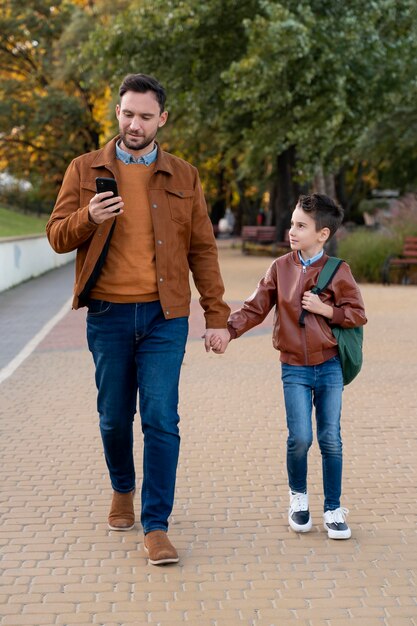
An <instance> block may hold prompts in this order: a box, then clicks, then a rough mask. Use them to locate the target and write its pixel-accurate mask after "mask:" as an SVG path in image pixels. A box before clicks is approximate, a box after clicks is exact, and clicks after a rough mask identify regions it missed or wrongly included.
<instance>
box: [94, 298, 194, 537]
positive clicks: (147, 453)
mask: <svg viewBox="0 0 417 626" xmlns="http://www.w3.org/2000/svg"><path fill="white" fill-rule="evenodd" d="M187 335H188V318H187V317H180V318H176V319H170V320H166V319H165V318H164V315H163V313H162V309H161V305H160V303H159V301H157V302H146V303H140V304H113V303H110V302H105V301H103V300H91V301H90V304H89V309H88V314H87V340H88V346H89V348H90V350H91V352H92V355H93V359H94V363H95V366H96V385H97V389H98V399H97V409H98V413H99V417H100V432H101V437H102V440H103V447H104V454H105V458H106V463H107V467H108V470H109V474H110V480H111V484H112V487H113V489H114V490H115V491H119V492H121V493H128V492H130V491H132V490H133V489H134V488H135V464H134V459H133V420H134V415H135V413H136V410H137V395H138V390H139V411H140V416H141V424H142V432H143V440H144V452H143V480H142V513H141V523H142V526H143V529H144V532H145V533H147V532H150V531H151V530H167V529H168V517H169V515H170V514H171V511H172V507H173V504H174V491H175V479H176V471H177V463H178V455H179V446H180V436H179V429H178V422H179V419H180V418H179V415H178V385H179V378H180V370H181V365H182V361H183V358H184V352H185V344H186V341H187Z"/></svg>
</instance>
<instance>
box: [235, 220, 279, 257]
mask: <svg viewBox="0 0 417 626" xmlns="http://www.w3.org/2000/svg"><path fill="white" fill-rule="evenodd" d="M276 232H277V231H276V228H275V226H243V228H242V232H241V239H242V252H247V249H248V248H247V245H246V244H247V243H256V244H260V245H268V244H272V243H273V244H274V245H275V246H276V247H277V248H289V247H290V243H289V238H288V231H286V232H285V241H276Z"/></svg>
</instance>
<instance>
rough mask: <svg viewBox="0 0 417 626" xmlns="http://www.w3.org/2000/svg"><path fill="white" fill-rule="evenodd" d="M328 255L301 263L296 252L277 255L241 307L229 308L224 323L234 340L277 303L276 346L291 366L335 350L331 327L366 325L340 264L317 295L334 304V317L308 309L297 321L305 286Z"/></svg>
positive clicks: (355, 290) (313, 282)
mask: <svg viewBox="0 0 417 626" xmlns="http://www.w3.org/2000/svg"><path fill="white" fill-rule="evenodd" d="M327 259H328V256H327V255H326V254H324V255H323V256H322V258H321V259H319V260H318V261H316V262H315V263H313V264H312V265H310V266H308V267H305V268H304V267H303V265H302V264H301V262H300V260H299V258H298V253H297V252H289V253H288V254H285V255H284V256H282V257H279V258H278V259H276V260H275V261H274V262H273V263H272V265H271V266H270V267H269V269H268V270H267V272H266V274H265V276H264V277H263V278H262V280H261V281H260V282H259V284H258V287H257V288H256V290H255V292H254V293H253V294H252V295H251V296H250V297H249V298H248V299H247V300H246V301H245V303H244V304H243V306H242V308H241V309H240V310H238V311H235V312H234V313H232V315H231V316H230V318H229V323H228V328H229V332H230V335H231V337H232V339H235V338H237V337H240V336H241V335H242V334H243V333H245V332H246V331H247V330H250V329H251V328H253V327H254V326H257V325H258V324H260V323H261V322H262V321H263V320H264V319H265V317H266V316H267V315H268V313H269V311H270V310H271V309H272V308H273V307H274V306H275V307H276V309H275V319H274V326H273V331H272V343H273V346H274V348H276V349H277V350H279V351H280V353H281V354H280V360H281V361H282V362H283V363H288V364H289V365H318V364H320V363H323V362H324V361H327V360H328V359H330V358H331V357H333V356H336V355H337V353H338V352H337V342H336V340H335V338H334V336H333V334H332V332H331V326H332V325H334V326H336V325H338V326H342V327H345V328H349V327H355V326H363V325H364V324H366V321H367V320H366V317H365V309H364V304H363V300H362V296H361V293H360V291H359V287H358V285H357V284H356V282H355V280H354V278H353V276H352V273H351V271H350V268H349V265H348V264H347V263H342V264H341V266H340V268H339V269H338V271H337V272H336V274H335V276H334V277H333V279H332V281H331V282H330V284H329V285H328V286H327V288H326V289H325V290H324V291H323V292H322V293H321V294H320V296H319V297H320V299H321V300H322V301H323V302H325V303H326V304H328V305H330V306H332V307H333V318H332V320H331V321H330V320H327V319H326V318H324V317H323V316H322V315H315V314H313V313H308V314H307V315H306V316H305V319H304V323H305V325H304V326H300V324H299V318H300V315H301V312H302V310H303V309H302V307H301V299H302V295H303V293H304V292H305V291H308V290H310V289H311V288H312V287H314V286H315V285H316V284H317V280H318V276H319V273H320V271H321V269H322V267H323V266H324V264H325V263H326V260H327Z"/></svg>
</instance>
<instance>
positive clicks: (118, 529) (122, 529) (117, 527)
mask: <svg viewBox="0 0 417 626" xmlns="http://www.w3.org/2000/svg"><path fill="white" fill-rule="evenodd" d="M107 526H108V528H109V529H110V530H117V531H119V532H126V531H127V530H132V528H134V527H135V524H132V526H126V527H123V528H122V527H121V526H112V525H111V524H107Z"/></svg>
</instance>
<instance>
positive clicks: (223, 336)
mask: <svg viewBox="0 0 417 626" xmlns="http://www.w3.org/2000/svg"><path fill="white" fill-rule="evenodd" d="M202 339H204V346H205V348H206V352H210V350H213V352H214V353H215V354H223V353H224V352H225V350H226V348H227V345H228V343H229V341H230V333H229V331H228V330H227V328H207V330H206V332H205V333H204V335H202Z"/></svg>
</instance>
